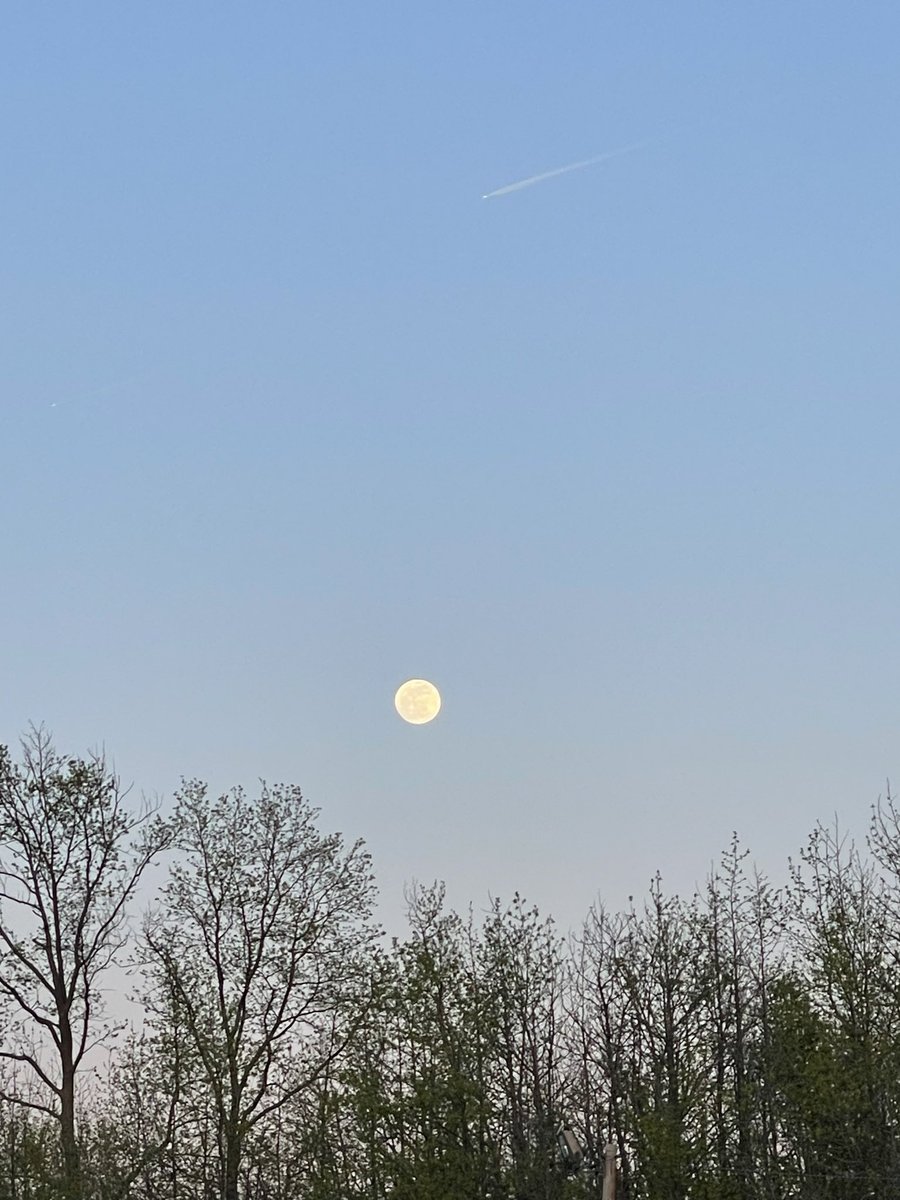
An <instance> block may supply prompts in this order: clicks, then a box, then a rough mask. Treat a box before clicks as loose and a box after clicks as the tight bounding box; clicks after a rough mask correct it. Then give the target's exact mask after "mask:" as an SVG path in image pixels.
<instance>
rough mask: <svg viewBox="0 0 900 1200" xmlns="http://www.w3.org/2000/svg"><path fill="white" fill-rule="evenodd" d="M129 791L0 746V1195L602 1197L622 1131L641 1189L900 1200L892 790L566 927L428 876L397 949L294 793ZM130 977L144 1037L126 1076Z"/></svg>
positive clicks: (686, 1196)
mask: <svg viewBox="0 0 900 1200" xmlns="http://www.w3.org/2000/svg"><path fill="white" fill-rule="evenodd" d="M125 801H126V797H124V796H123V794H122V793H121V791H120V788H119V784H118V781H117V780H116V778H115V777H114V775H113V774H112V772H111V771H110V770H109V769H108V767H107V765H106V763H105V762H104V761H103V759H102V758H100V757H91V758H88V759H86V760H85V759H81V758H63V757H61V756H59V755H58V754H57V753H56V751H55V750H54V749H53V746H52V744H51V742H50V740H49V738H48V737H47V736H46V734H45V733H44V732H43V731H41V730H33V731H32V733H31V734H30V735H29V737H28V738H26V740H25V741H24V742H23V753H22V758H21V761H20V762H15V761H14V760H13V758H12V756H11V755H10V753H9V752H8V751H7V750H5V749H0V894H2V910H0V911H2V915H0V1063H2V1076H0V1200H125V1198H129V1200H195V1198H196V1200H222V1198H224V1200H238V1198H240V1200H388V1198H390V1200H487V1198H491V1200H510V1198H517V1200H526V1198H527V1200H563V1198H565V1197H568V1198H570V1200H578V1198H581V1197H592V1196H597V1197H599V1196H600V1194H601V1173H602V1160H603V1152H604V1147H605V1145H606V1144H607V1143H608V1142H611V1143H613V1144H614V1145H615V1147H616V1150H617V1159H618V1166H619V1174H618V1195H619V1196H620V1197H622V1198H623V1200H751V1198H752V1200H795V1198H796V1200H865V1198H866V1197H876V1198H878V1200H889V1198H891V1200H896V1197H897V1196H900V813H898V810H897V809H896V808H895V807H894V803H893V801H892V800H891V798H890V796H888V797H887V799H886V800H885V801H884V802H883V803H880V804H879V805H877V806H876V807H875V809H874V810H873V813H872V819H871V824H870V828H869V831H868V836H867V849H866V851H865V853H862V852H860V851H858V850H857V849H855V848H854V846H853V845H852V844H851V843H849V842H847V841H846V840H845V839H843V838H841V837H840V836H839V835H838V833H837V831H832V830H830V829H828V828H826V827H819V828H817V829H816V830H815V831H814V832H813V833H812V835H811V836H810V838H809V841H808V843H807V845H806V846H805V848H804V849H803V851H802V853H801V855H800V856H799V858H798V860H797V861H796V862H794V863H793V864H792V865H791V870H790V883H789V884H788V885H787V886H786V887H783V888H780V889H776V888H775V887H774V886H772V885H771V884H770V883H769V882H768V881H767V880H766V879H765V878H763V877H762V876H760V875H759V874H758V873H757V872H756V871H755V870H754V869H752V867H751V866H750V864H749V860H748V856H747V852H746V851H745V850H743V849H742V848H741V846H740V845H739V843H738V841H737V839H736V838H735V840H734V841H733V843H732V844H731V846H730V847H729V848H728V849H727V850H726V852H725V853H724V854H723V855H722V858H721V863H720V866H719V868H718V869H717V870H715V871H714V872H712V873H711V875H710V878H709V879H708V880H707V882H706V884H705V887H704V889H703V890H702V891H701V892H700V893H698V894H696V895H694V896H691V897H690V898H689V899H684V898H680V897H678V896H675V895H669V894H667V893H666V891H665V890H664V887H663V883H662V880H661V879H660V878H657V879H655V880H654V881H652V883H651V886H650V888H649V892H648V896H647V898H646V900H645V901H644V902H642V903H641V904H639V905H634V906H632V907H631V908H629V910H628V911H626V912H621V913H613V912H608V911H606V910H605V909H604V908H602V907H601V906H598V907H596V908H594V909H593V910H592V911H591V912H590V913H589V914H588V915H587V917H586V919H585V921H584V924H583V926H582V928H581V929H579V930H577V931H576V932H574V933H572V934H570V935H569V936H566V937H563V936H561V935H560V934H559V933H558V932H557V931H556V929H555V928H554V925H553V923H552V921H551V920H549V919H546V918H543V917H542V916H541V915H540V914H539V913H538V911H537V910H536V909H534V908H531V907H529V906H528V905H527V904H526V903H525V902H524V901H523V900H521V899H520V898H519V897H515V898H513V900H512V901H511V903H509V904H501V903H499V902H496V903H494V904H492V905H491V907H490V908H489V910H488V912H487V913H486V915H481V916H479V917H477V918H476V917H475V916H474V915H473V914H471V913H469V914H465V915H459V914H457V913H455V912H453V911H450V910H448V908H447V906H446V903H445V899H444V894H443V890H442V888H441V887H440V886H434V887H430V888H424V887H416V888H414V889H413V890H412V891H411V893H410V896H409V927H408V932H407V935H406V937H405V938H404V939H403V940H394V941H393V942H392V943H391V944H390V945H386V944H385V941H384V939H383V938H382V937H381V936H380V934H379V932H378V930H377V929H376V928H375V926H374V924H373V919H372V911H373V904H374V899H375V892H374V880H373V875H372V869H371V863H370V861H369V858H368V856H367V854H366V852H365V849H364V847H363V846H362V845H361V844H359V843H356V844H354V845H350V846H347V845H345V844H344V842H343V841H342V839H341V837H340V836H339V835H329V834H324V833H322V832H321V831H320V829H319V826H318V813H317V812H316V810H314V809H312V808H311V807H310V806H309V805H308V803H307V802H306V801H305V800H304V798H303V797H302V796H301V795H300V793H299V791H298V790H297V789H296V788H293V787H271V788H269V787H265V786H263V787H261V789H260V791H259V793H258V794H257V795H255V796H252V797H251V796H247V795H245V794H244V793H243V792H241V791H240V790H237V791H234V792H232V793H229V794H228V795H225V796H221V797H212V796H210V795H209V794H208V792H207V789H206V788H205V787H204V786H203V785H202V784H200V783H198V782H189V783H186V784H185V785H184V786H183V787H182V789H181V790H180V792H179V793H178V796H177V798H176V804H175V807H174V812H173V815H172V816H171V817H170V818H168V819H165V820H164V819H162V817H161V816H160V815H159V813H155V812H152V811H148V810H146V809H145V810H143V811H140V812H135V811H133V809H132V808H129V807H128V805H127V804H126V802H125ZM157 859H159V861H160V863H161V864H162V865H164V866H165V867H166V875H165V879H164V882H163V883H162V885H161V887H160V888H159V889H158V891H157V893H156V895H155V897H154V899H153V902H152V904H151V906H150V909H149V911H147V912H146V913H145V915H144V917H143V919H142V920H141V921H140V922H137V921H135V922H134V925H133V926H132V924H130V914H131V913H132V910H133V909H134V908H135V903H136V900H137V894H138V891H139V886H140V884H141V880H142V878H146V874H145V873H146V871H147V869H148V867H149V866H150V865H151V864H152V863H153V862H154V860H157ZM125 965H130V966H131V967H132V969H133V970H134V972H135V975H134V988H135V990H136V992H137V993H138V994H139V996H140V997H141V1000H142V1004H143V1006H144V1011H145V1013H146V1023H145V1026H144V1027H143V1028H142V1029H141V1030H140V1031H138V1032H134V1031H132V1032H128V1031H125V1030H120V1031H118V1037H117V1038H115V1040H114V1044H115V1049H114V1051H113V1052H112V1053H111V1056H110V1059H109V1065H108V1067H107V1066H104V1068H103V1069H102V1070H99V1071H98V1070H97V1068H96V1064H97V1062H98V1051H97V1047H98V1046H99V1045H103V1044H104V1043H107V1042H110V1043H111V1039H113V1034H114V1033H116V1031H115V1030H114V1029H113V1028H111V1027H110V1026H109V1024H108V1023H107V1018H106V1012H105V1006H104V1003H103V997H104V987H105V986H109V984H108V980H109V973H110V971H111V970H113V969H116V968H120V967H124V966H125ZM563 1129H568V1130H571V1131H572V1132H573V1134H574V1136H575V1138H577V1141H578V1143H580V1146H581V1148H582V1150H583V1156H582V1161H581V1162H580V1163H579V1162H578V1161H577V1157H576V1159H574V1160H573V1159H572V1158H571V1156H570V1157H569V1158H566V1157H565V1156H564V1155H563V1154H562V1153H561V1147H560V1139H559V1134H560V1131H561V1130H563ZM569 1144H570V1146H571V1145H572V1143H571V1140H570V1143H569Z"/></svg>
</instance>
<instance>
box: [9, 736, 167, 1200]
mask: <svg viewBox="0 0 900 1200" xmlns="http://www.w3.org/2000/svg"><path fill="white" fill-rule="evenodd" d="M22 749H23V761H22V764H21V765H20V766H19V765H16V764H14V763H13V761H12V759H11V758H10V755H9V752H8V750H7V749H6V748H0V904H2V909H0V1002H2V1005H3V1012H4V1014H5V1017H6V1023H5V1028H4V1032H3V1038H2V1045H0V1058H3V1059H6V1060H7V1061H8V1062H10V1063H15V1064H17V1065H19V1066H20V1067H24V1068H26V1069H27V1072H28V1082H27V1084H23V1086H22V1088H21V1090H20V1089H15V1090H7V1091H5V1092H3V1093H2V1094H3V1095H4V1096H5V1098H7V1099H8V1100H10V1101H12V1102H13V1103H15V1104H17V1105H19V1106H24V1107H29V1108H31V1109H33V1110H35V1111H37V1112H42V1113H46V1114H47V1115H49V1116H51V1117H52V1118H53V1119H54V1121H56V1122H57V1123H58V1129H59V1138H60V1149H61V1159H62V1180H61V1183H60V1188H61V1191H62V1192H63V1193H64V1194H65V1196H66V1197H67V1200H68V1198H69V1197H71V1198H72V1200H77V1198H78V1197H79V1196H80V1194H81V1174H80V1166H79V1153H78V1140H77V1137H76V1129H75V1115H76V1079H77V1076H78V1071H79V1068H80V1067H81V1065H82V1063H83V1060H84V1056H85V1054H86V1053H87V1051H88V1049H89V1048H90V1047H91V1046H92V1045H95V1044H97V1043H98V1042H100V1041H102V1040H103V1038H104V1037H105V1036H106V1035H107V1034H108V1033H109V1032H110V1031H109V1028H108V1026H106V1025H103V1024H102V1015H103V1005H102V1001H101V994H100V982H101V977H102V976H103V973H104V972H105V971H106V970H107V969H108V968H109V967H110V966H111V965H113V963H114V962H116V960H117V957H118V956H119V954H120V951H121V950H122V948H123V945H124V943H125V939H126V936H127V925H126V921H127V916H128V905H129V902H130V901H131V899H132V898H133V896H134V893H135V890H136V889H137V886H138V882H139V880H140V878H141V876H142V874H143V872H144V870H145V869H146V867H147V866H148V864H149V863H150V862H151V860H152V859H153V858H154V856H155V855H156V854H157V853H158V852H159V851H160V850H161V849H162V848H163V847H165V846H166V845H167V844H168V842H169V839H170V831H169V828H168V827H167V826H166V824H165V823H164V822H162V821H161V820H160V819H159V818H158V817H157V816H155V815H154V813H153V811H152V810H150V809H148V808H146V807H145V808H144V809H143V810H142V811H141V812H139V813H138V814H136V815H135V814H132V813H129V812H128V811H127V810H126V809H125V807H124V805H123V800H124V795H123V793H122V791H121V789H120V786H119V781H118V779H117V778H116V777H115V775H114V774H113V773H112V772H111V771H110V770H109V768H108V767H107V764H106V762H105V760H104V758H103V756H102V755H99V754H98V755H93V756H91V757H90V758H89V759H87V760H84V759H80V758H69V759H66V760H64V759H62V758H60V756H59V755H58V754H57V753H56V751H55V750H54V749H53V745H52V743H51V739H50V737H49V735H48V734H47V733H46V732H45V731H44V730H43V729H34V728H32V730H31V732H30V734H29V735H28V736H27V737H26V738H25V739H24V740H23V742H22Z"/></svg>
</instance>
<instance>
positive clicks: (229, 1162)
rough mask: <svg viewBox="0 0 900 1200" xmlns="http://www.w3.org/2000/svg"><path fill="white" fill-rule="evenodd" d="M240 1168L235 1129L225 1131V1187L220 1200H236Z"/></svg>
mask: <svg viewBox="0 0 900 1200" xmlns="http://www.w3.org/2000/svg"><path fill="white" fill-rule="evenodd" d="M240 1166H241V1139H240V1134H239V1133H238V1131H237V1129H236V1128H234V1127H233V1126H232V1127H228V1128H226V1130H225V1187H224V1189H223V1192H222V1200H238V1173H239V1171H240Z"/></svg>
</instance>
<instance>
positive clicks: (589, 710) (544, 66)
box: [0, 0, 900, 926]
mask: <svg viewBox="0 0 900 1200" xmlns="http://www.w3.org/2000/svg"><path fill="white" fill-rule="evenodd" d="M898 114H900V6H898V5H897V4H896V0H891V2H889V3H881V2H878V0H868V2H867V3H865V4H850V3H831V4H822V3H818V2H817V3H811V2H805V0H792V2H791V3H789V4H787V3H783V2H782V0H779V2H778V3H774V2H772V3H755V4H723V3H721V2H719V0H716V2H709V3H693V2H690V0H684V2H680V3H671V0H665V2H662V0H661V2H659V3H642V2H639V0H636V2H634V3H628V4H615V5H614V4H607V3H598V0H590V2H586V3H566V2H565V0H562V2H560V3H546V2H545V0H541V2H540V3H538V2H537V0H515V3H513V2H512V0H509V2H506V3H490V2H488V0H478V2H477V3H475V2H472V3H466V2H460V0H455V2H454V3H452V4H441V3H437V4H432V3H425V4H423V3H412V2H408V3H402V4H401V3H393V2H391V0H384V2H382V3H378V4H372V3H346V4H335V3H328V4H325V3H322V4H315V3H309V4H303V3H297V2H294V0H290V2H284V3H265V4H235V3H229V2H223V0H216V2H215V3H212V2H199V0H198V2H193V0H192V2H191V3H183V2H179V3H177V4H176V3H163V2H160V3H153V4H127V5H126V4H122V3H120V2H119V0H116V2H115V3H112V2H107V3H101V2H97V3H91V4H88V5H66V4H56V5H34V4H19V5H7V6H5V9H4V13H3V16H2V29H0V150H2V164H3V167H2V178H3V183H2V187H0V226H2V230H3V252H2V270H0V306H2V307H0V371H2V374H0V387H2V394H0V407H2V421H0V442H2V474H0V510H2V534H0V552H2V577H3V583H2V587H0V627H2V637H3V642H2V644H3V654H2V660H0V662H2V686H0V741H3V742H7V743H12V744H15V743H16V741H17V739H18V737H19V735H20V734H21V732H22V731H23V730H24V728H25V726H26V723H27V722H28V721H29V720H33V721H35V722H41V721H43V722H45V723H46V724H47V725H48V726H49V727H50V728H51V730H52V731H53V732H54V735H55V737H56V740H57V743H58V745H59V746H60V748H61V749H63V750H65V751H66V752H69V751H83V750H85V749H86V748H87V747H89V746H95V745H97V744H99V743H101V742H104V743H105V744H106V747H107V749H108V750H109V751H110V752H111V754H112V755H113V756H114V758H115V762H116V766H117V768H118V770H119V771H120V773H121V774H122V776H123V778H124V779H125V780H126V781H133V782H134V787H135V794H136V795H139V794H140V793H141V792H144V793H146V794H148V795H152V794H158V795H160V796H161V797H163V798H164V800H166V799H167V798H168V797H171V794H172V791H173V789H174V787H175V786H176V785H177V783H178V779H179V777H180V776H182V775H184V776H187V777H200V778H204V779H207V780H209V781H210V782H211V784H212V786H213V787H214V788H216V789H223V788H225V787H227V786H230V785H232V784H235V783H243V784H245V785H248V786H252V785H253V783H254V780H256V779H257V778H258V777H260V776H262V777H265V778H266V779H268V780H270V781H276V780H282V781H287V782H296V783H299V784H300V785H301V786H302V787H303V789H304V791H305V793H306V794H307V795H308V796H309V798H310V799H311V800H312V801H313V802H314V803H316V804H317V805H319V806H321V808H322V809H323V816H322V825H323V827H324V828H326V829H335V828H338V829H341V830H343V831H344V832H345V834H346V835H347V836H348V837H349V838H351V839H352V838H354V837H356V836H361V837H363V838H364V839H365V840H366V841H367V842H368V844H369V846H370V849H371V851H372V853H373V856H374V860H375V866H376V870H377V875H378V878H379V882H380V885H381V889H382V893H383V896H384V913H385V919H386V921H387V922H388V924H389V925H390V924H391V923H392V922H393V921H395V920H396V919H397V914H399V913H400V912H401V910H402V889H403V885H404V882H405V881H409V880H412V879H413V878H416V879H419V880H423V881H429V880H431V879H433V878H435V877H437V878H442V879H445V880H446V881H447V884H448V891H449V895H450V898H451V901H452V902H453V903H454V904H455V905H458V906H463V905H465V904H466V903H468V901H469V900H470V899H471V900H472V901H474V903H475V905H476V907H480V906H482V905H483V904H484V903H486V901H487V897H488V894H489V893H492V894H495V895H500V896H503V897H508V896H509V895H510V894H511V893H512V892H513V891H514V890H515V889H518V890H520V891H521V892H523V893H524V894H525V895H526V896H527V897H528V898H529V899H531V900H533V901H534V902H536V903H538V904H539V905H540V906H541V908H542V909H544V910H548V911H551V912H553V913H554V914H555V915H556V916H557V917H558V919H559V920H560V922H561V923H562V924H563V925H564V926H568V925H570V924H574V923H577V922H578V921H579V920H580V918H581V916H582V914H583V913H584V911H585V910H586V908H587V907H588V905H589V904H590V903H591V902H592V900H593V899H594V898H595V897H596V896H597V894H598V892H599V893H601V894H602V895H603V896H604V897H605V898H606V899H607V900H608V902H609V903H610V904H611V905H613V906H618V905H619V904H621V903H623V902H624V899H625V897H626V896H627V894H628V893H635V894H636V895H638V896H641V895H643V894H644V893H645V892H646V888H647V883H648V880H649V878H650V876H651V875H652V874H653V872H655V871H656V870H657V869H660V870H661V871H662V872H663V876H664V879H665V881H666V882H667V883H668V884H669V886H671V887H672V888H674V889H677V890H690V889H691V888H692V887H693V885H694V883H695V881H699V880H702V878H703V876H704V874H705V872H706V870H707V868H708V865H709V863H710V860H711V859H713V858H714V857H716V856H717V854H718V852H719V851H720V849H721V848H722V847H723V846H725V845H726V844H727V842H728V840H729V837H730V834H731V831H732V830H733V829H737V830H738V832H739V833H740V835H741V837H742V839H743V840H744V841H745V842H746V843H747V844H748V845H749V846H750V848H751V850H752V852H753V854H754V856H755V857H756V859H757V860H758V862H759V863H760V865H761V866H762V867H764V868H766V869H769V870H771V871H772V872H773V873H778V872H780V871H781V870H782V867H783V864H784V861H785V859H786V857H787V855H788V854H790V853H794V852H795V851H796V850H797V848H798V847H799V845H800V844H801V842H802V841H803V839H804V837H805V834H806V832H807V831H808V829H809V828H810V827H811V825H812V824H813V823H814V822H815V820H816V819H817V818H819V817H822V818H824V819H826V820H828V819H829V818H830V817H831V815H832V814H833V813H834V812H835V811H837V812H838V813H839V814H840V815H841V818H842V820H843V821H845V822H846V823H847V824H849V825H850V826H852V827H853V828H854V829H855V830H856V831H857V832H861V831H862V829H863V828H864V825H865V821H866V815H867V809H868V806H869V804H870V803H871V802H872V801H873V800H874V799H875V798H876V796H877V795H878V793H879V792H881V791H883V790H884V786H885V779H886V777H888V776H890V775H891V773H892V772H893V773H895V774H896V773H897V769H898V767H900V691H898V689H900V637H898V620H897V613H898V610H900V601H898V596H900V586H898V585H900V561H898V550H900V534H898V530H900V504H898V501H900V472H898V465H897V457H898V454H897V449H898V443H900V404H898V383H900V336H898V324H900V321H898V317H900V305H898V280H900V227H898V212H900V170H898V162H900V121H898ZM635 142H642V143H643V145H641V146H640V147H639V148H638V149H635V150H632V151H630V152H629V153H627V154H623V155H621V156H619V157H615V158H611V159H609V160H607V161H605V162H602V163H598V164H595V165H593V166H591V167H586V168H585V169H583V170H580V171H576V172H572V173H570V174H567V175H562V176H557V177H555V178H552V179H548V180H545V181H544V182H541V183H539V184H537V185H535V186H534V187H531V188H528V189H525V190H522V191H518V192H515V193H512V194H507V195H503V196H500V197H496V198H494V199H491V200H486V201H485V200H482V199H481V197H482V195H483V194H484V193H485V192H488V191H491V190H493V189H496V188H500V187H502V186H504V185H506V184H508V183H512V182H515V181H516V180H519V179H522V178H524V177H527V176H530V175H534V174H538V173H541V172H544V171H549V170H552V169H554V168H556V167H560V166H563V165H565V164H567V163H570V162H573V161H576V160H582V159H586V158H589V157H591V156H592V155H598V154H603V153H605V152H607V151H610V150H615V149H617V148H619V147H622V146H627V145H630V144H632V143H635ZM410 676H424V677H426V678H429V679H432V680H433V681H434V682H435V683H436V684H437V685H438V687H439V688H440V689H441V692H442V695H443V703H444V707H443V710H442V712H441V714H440V716H439V717H438V719H437V720H436V721H434V722H433V723H432V724H430V725H427V726H422V727H419V728H415V727H412V726H409V725H405V724H404V723H403V722H401V721H400V720H399V718H398V717H397V716H396V714H395V712H394V710H393V703H392V700H393V694H394V691H395V689H396V687H397V686H398V684H399V683H400V682H402V681H403V680H404V679H406V678H408V677H410Z"/></svg>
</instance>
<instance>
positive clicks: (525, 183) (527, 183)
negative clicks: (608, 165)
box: [481, 142, 646, 200]
mask: <svg viewBox="0 0 900 1200" xmlns="http://www.w3.org/2000/svg"><path fill="white" fill-rule="evenodd" d="M644 145H646V142H634V143H632V145H630V146H622V147H620V149H618V150H607V152H606V154H598V155H596V156H595V157H594V158H583V159H582V160H581V162H574V163H569V165H568V166H567V167H557V168H556V170H555V171H542V172H541V174H540V175H530V176H529V177H528V178H527V179H520V180H519V181H518V183H508V184H507V185H506V187H502V188H497V190H496V191H494V192H485V194H484V195H483V196H482V197H481V198H482V200H493V198H494V197H495V196H508V195H509V193H510V192H519V191H521V190H522V188H527V187H531V185H532V184H533V183H541V182H543V180H545V179H552V178H553V176H554V175H566V174H568V172H569V171H580V170H581V168H582V167H590V166H592V165H593V164H594V163H598V162H603V161H604V160H605V159H607V158H618V156H619V155H620V154H627V153H628V151H629V150H637V148H638V147H639V146H644Z"/></svg>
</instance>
